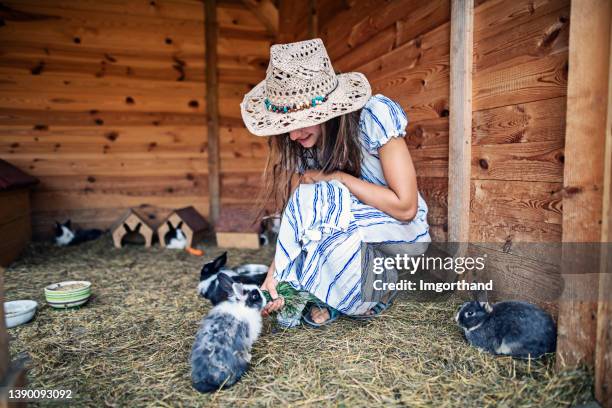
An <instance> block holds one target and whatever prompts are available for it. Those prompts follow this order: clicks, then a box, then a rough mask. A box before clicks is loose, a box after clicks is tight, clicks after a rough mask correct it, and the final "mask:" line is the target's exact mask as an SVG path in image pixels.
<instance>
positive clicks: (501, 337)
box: [455, 301, 557, 358]
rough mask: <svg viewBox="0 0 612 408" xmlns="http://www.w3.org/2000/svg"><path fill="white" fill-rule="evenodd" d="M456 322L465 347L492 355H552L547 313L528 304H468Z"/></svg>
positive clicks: (551, 328)
mask: <svg viewBox="0 0 612 408" xmlns="http://www.w3.org/2000/svg"><path fill="white" fill-rule="evenodd" d="M455 320H456V321H457V324H458V325H459V326H460V327H461V328H462V329H463V332H464V334H465V338H466V339H467V341H468V343H470V344H471V345H472V346H474V347H477V348H480V349H483V350H485V351H488V352H489V353H491V354H496V355H507V356H512V357H516V358H539V357H541V356H542V355H544V354H546V353H552V352H554V351H555V347H556V341H557V330H556V328H555V322H554V321H553V319H552V317H551V316H550V315H549V314H548V313H546V312H545V311H544V310H542V309H540V308H539V307H538V306H536V305H533V304H531V303H527V302H516V301H507V302H499V303H496V304H494V305H491V304H489V303H488V302H478V301H472V302H467V303H464V304H463V306H462V307H461V309H460V310H459V312H458V313H457V316H456V317H455Z"/></svg>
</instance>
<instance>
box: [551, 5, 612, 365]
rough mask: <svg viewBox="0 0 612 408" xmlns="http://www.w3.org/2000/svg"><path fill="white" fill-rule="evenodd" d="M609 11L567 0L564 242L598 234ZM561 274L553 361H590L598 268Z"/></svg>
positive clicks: (594, 239) (609, 8) (566, 258)
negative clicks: (591, 272) (567, 64)
mask: <svg viewBox="0 0 612 408" xmlns="http://www.w3.org/2000/svg"><path fill="white" fill-rule="evenodd" d="M611 15H612V3H610V2H609V1H603V0H584V1H580V2H572V6H571V16H570V19H571V25H570V51H569V64H570V67H571V70H570V72H569V79H568V88H567V95H568V96H567V128H566V139H565V158H566V159H565V168H564V174H563V185H564V190H565V191H566V192H567V194H566V195H565V197H564V199H563V241H564V242H598V241H599V240H600V239H601V224H602V202H603V194H602V190H603V180H604V174H603V172H604V146H605V140H606V117H607V109H608V103H607V98H608V80H609V78H608V76H609V69H610V66H609V63H610V57H609V52H610V23H611ZM573 256H574V254H573V253H570V251H569V250H568V251H564V253H563V260H564V262H563V266H565V265H569V264H570V262H569V261H570V260H571V259H572V258H573ZM568 272H569V271H568ZM564 277H565V281H566V285H565V290H564V292H563V297H562V299H561V303H560V310H559V328H558V332H559V333H558V334H559V336H558V341H557V364H558V366H559V367H564V366H575V365H580V364H586V365H588V366H592V365H593V363H594V354H595V338H596V322H597V302H596V299H593V298H592V297H589V294H591V293H593V291H596V288H597V287H598V280H599V279H598V274H580V275H572V274H570V273H566V274H564ZM589 299H591V300H589Z"/></svg>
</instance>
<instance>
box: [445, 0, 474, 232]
mask: <svg viewBox="0 0 612 408" xmlns="http://www.w3.org/2000/svg"><path fill="white" fill-rule="evenodd" d="M473 33H474V1H473V0H452V2H451V38H450V96H449V152H448V170H449V171H448V240H449V241H451V242H462V243H467V242H468V240H469V236H470V170H471V159H472V153H471V152H472V55H473V47H474V44H473Z"/></svg>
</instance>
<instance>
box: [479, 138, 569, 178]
mask: <svg viewBox="0 0 612 408" xmlns="http://www.w3.org/2000/svg"><path fill="white" fill-rule="evenodd" d="M563 147H564V142H563V140H556V141H546V142H532V143H509V144H494V145H493V144H492V145H474V146H472V178H475V179H482V180H487V179H488V180H523V181H548V182H561V181H563V164H564V162H565V155H564V152H563Z"/></svg>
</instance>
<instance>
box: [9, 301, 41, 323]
mask: <svg viewBox="0 0 612 408" xmlns="http://www.w3.org/2000/svg"><path fill="white" fill-rule="evenodd" d="M37 306H38V304H37V303H36V302H35V301H33V300H14V301H12V302H5V303H4V318H5V320H6V327H7V328H9V329H10V328H11V327H15V326H19V325H20V324H24V323H27V322H29V321H30V320H32V318H33V317H34V314H35V313H36V307H37Z"/></svg>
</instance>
